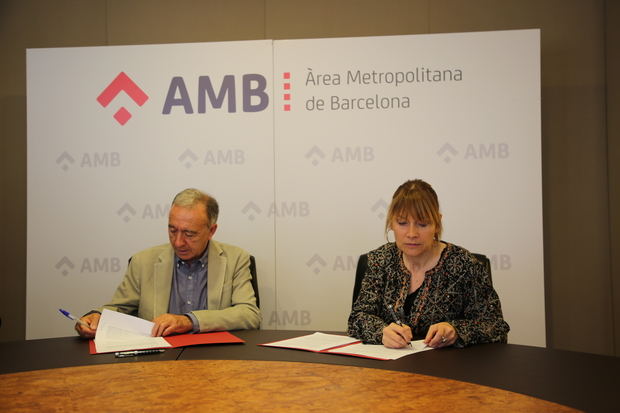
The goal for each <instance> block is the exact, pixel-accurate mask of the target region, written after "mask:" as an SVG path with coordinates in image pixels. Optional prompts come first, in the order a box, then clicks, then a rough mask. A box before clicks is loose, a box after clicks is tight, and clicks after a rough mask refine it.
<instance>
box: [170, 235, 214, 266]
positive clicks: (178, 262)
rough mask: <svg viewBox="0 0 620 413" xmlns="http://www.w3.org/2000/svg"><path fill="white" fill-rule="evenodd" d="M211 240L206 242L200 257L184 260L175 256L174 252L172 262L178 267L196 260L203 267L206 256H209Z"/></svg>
mask: <svg viewBox="0 0 620 413" xmlns="http://www.w3.org/2000/svg"><path fill="white" fill-rule="evenodd" d="M210 242H211V241H209V242H207V247H206V248H205V250H204V251H203V252H202V254H201V255H200V257H198V258H196V259H193V260H188V261H184V260H182V259H181V258H179V257H177V255H176V254H174V264H175V266H176V267H177V268H179V267H180V266H181V265H191V264H192V263H194V262H196V261H198V262H200V264H201V266H202V267H205V266H206V265H207V262H208V257H209V243H210Z"/></svg>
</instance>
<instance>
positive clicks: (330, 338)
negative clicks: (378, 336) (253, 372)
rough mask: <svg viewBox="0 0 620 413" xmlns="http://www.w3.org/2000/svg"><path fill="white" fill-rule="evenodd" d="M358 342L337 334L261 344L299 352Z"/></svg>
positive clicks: (315, 335) (320, 334) (314, 335)
mask: <svg viewBox="0 0 620 413" xmlns="http://www.w3.org/2000/svg"><path fill="white" fill-rule="evenodd" d="M356 341H359V340H358V339H357V338H353V337H347V336H340V335H337V334H325V333H318V332H317V333H314V334H309V335H307V336H301V337H295V338H289V339H287V340H281V341H276V342H275V343H269V344H263V345H264V346H271V347H286V348H296V349H300V350H310V351H322V350H327V349H329V348H332V347H337V346H342V345H345V344H349V343H355V342H356Z"/></svg>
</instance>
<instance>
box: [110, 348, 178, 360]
mask: <svg viewBox="0 0 620 413" xmlns="http://www.w3.org/2000/svg"><path fill="white" fill-rule="evenodd" d="M164 351H166V350H164V349H163V348H155V349H151V350H133V351H117V352H116V353H114V356H115V357H119V358H121V357H133V356H142V355H144V354H155V353H163V352H164Z"/></svg>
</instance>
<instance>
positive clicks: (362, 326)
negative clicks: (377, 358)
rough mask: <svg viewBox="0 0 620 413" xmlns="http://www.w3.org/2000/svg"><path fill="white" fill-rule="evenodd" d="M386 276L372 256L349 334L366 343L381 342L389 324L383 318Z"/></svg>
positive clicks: (353, 310)
mask: <svg viewBox="0 0 620 413" xmlns="http://www.w3.org/2000/svg"><path fill="white" fill-rule="evenodd" d="M383 290H384V277H383V274H382V271H381V268H380V267H379V266H378V265H377V264H376V263H375V260H373V259H372V258H371V257H370V256H369V258H368V267H367V269H366V274H365V275H364V278H363V279H362V286H361V288H360V292H359V295H358V296H357V299H356V300H355V303H354V304H353V309H352V311H351V314H350V315H349V323H348V334H349V335H350V336H351V337H356V338H358V339H360V340H362V341H363V342H364V343H369V344H381V342H382V339H383V328H384V327H385V326H386V325H387V324H389V323H385V322H384V321H383V319H382V318H381V315H382V308H383V304H382V303H383Z"/></svg>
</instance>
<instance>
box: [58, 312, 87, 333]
mask: <svg viewBox="0 0 620 413" xmlns="http://www.w3.org/2000/svg"><path fill="white" fill-rule="evenodd" d="M58 311H60V314H62V315H64V316H65V317H67V318H68V319H70V320H73V321H75V322H76V323H78V324H81V325H82V326H83V327H86V328H90V326H89V325H88V324H86V323H85V322H83V321H82V320H80V319H79V318H77V317H76V316H74V315H73V314H71V313H70V312H68V311H67V310H63V309H62V308H59V309H58Z"/></svg>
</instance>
